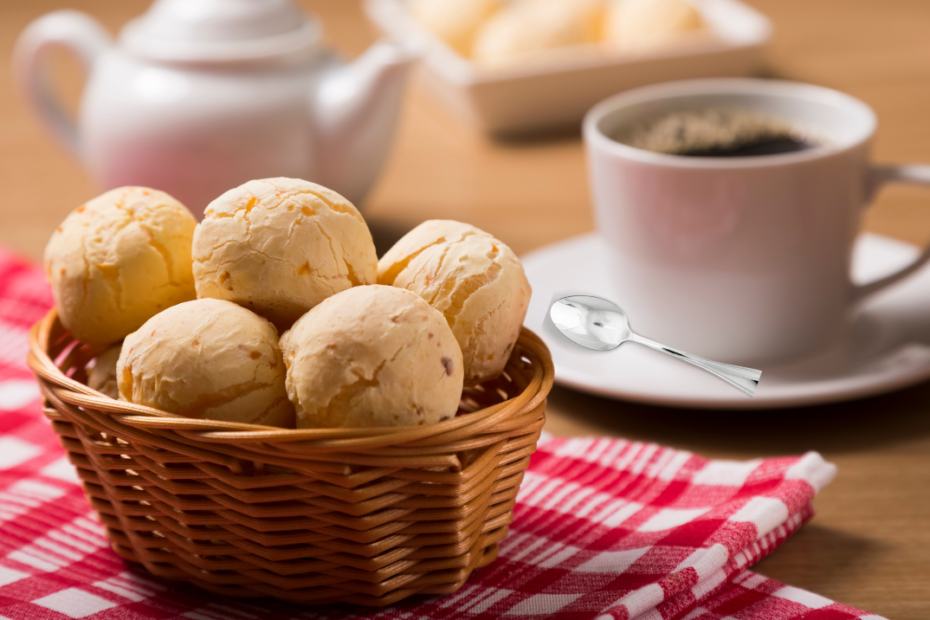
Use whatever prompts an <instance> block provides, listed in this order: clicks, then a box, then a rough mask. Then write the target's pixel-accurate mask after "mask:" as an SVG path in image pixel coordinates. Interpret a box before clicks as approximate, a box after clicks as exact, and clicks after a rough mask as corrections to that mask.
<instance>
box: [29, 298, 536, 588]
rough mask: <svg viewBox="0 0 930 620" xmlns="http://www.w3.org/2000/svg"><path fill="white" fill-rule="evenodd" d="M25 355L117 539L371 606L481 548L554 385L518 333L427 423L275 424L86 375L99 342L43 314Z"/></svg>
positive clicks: (450, 578) (443, 581)
mask: <svg viewBox="0 0 930 620" xmlns="http://www.w3.org/2000/svg"><path fill="white" fill-rule="evenodd" d="M30 344H31V352H30V354H29V366H30V367H31V368H32V370H33V372H34V373H35V374H36V377H37V378H38V380H39V384H40V386H41V388H42V394H43V396H44V399H45V408H44V411H45V414H46V415H47V416H48V418H49V419H50V420H51V422H52V427H53V428H54V429H55V432H57V433H58V435H59V436H60V438H61V443H62V445H63V446H64V448H65V450H66V451H67V452H68V457H69V458H70V460H71V462H72V463H73V464H74V466H75V467H76V468H77V472H78V475H79V476H80V477H81V479H82V480H83V483H84V492H85V493H86V495H87V498H88V500H89V501H90V504H91V506H92V507H93V508H94V509H95V510H96V511H97V512H98V513H99V515H100V520H101V521H102V522H103V524H104V525H105V526H106V529H107V534H108V536H109V538H110V541H111V543H112V545H113V548H114V549H115V550H116V552H117V553H118V554H119V555H120V556H122V557H123V558H125V559H127V560H130V561H132V562H140V563H142V564H143V565H144V566H145V567H146V568H147V569H148V570H149V571H151V572H152V573H154V574H155V575H160V576H163V577H168V578H171V579H179V580H183V581H187V582H190V583H193V584H196V585H198V586H200V587H201V588H204V589H205V590H209V591H211V592H216V593H218V594H222V595H225V596H233V597H257V596H272V597H276V598H279V599H283V600H287V601H293V602H299V603H333V602H351V603H356V604H361V605H370V606H382V605H387V604H390V603H393V602H395V601H398V600H400V599H402V598H404V597H407V596H410V595H411V594H417V593H420V594H446V593H449V592H454V591H455V590H457V589H458V588H459V587H461V586H462V584H464V583H465V580H466V579H467V578H468V576H469V575H470V574H471V572H472V571H473V570H474V569H476V568H478V567H481V566H484V565H486V564H488V563H489V562H491V561H492V560H494V558H495V557H496V555H497V544H498V542H499V541H500V540H501V539H502V538H504V536H505V535H506V534H507V528H508V525H509V524H510V522H511V520H512V518H513V506H514V501H515V498H516V495H517V489H518V488H519V485H520V482H521V480H522V478H523V471H524V469H526V466H527V464H528V463H529V458H530V455H531V454H532V453H533V451H534V450H535V449H536V440H537V439H538V437H539V433H540V431H541V430H542V426H543V422H544V421H545V414H544V412H545V405H546V395H547V394H548V392H549V389H550V387H551V386H552V378H553V368H552V360H551V357H550V356H549V352H548V350H547V349H546V347H545V345H544V344H543V343H542V341H541V340H540V339H539V338H538V337H537V336H536V335H535V334H533V333H532V332H530V331H527V330H523V333H522V334H521V335H520V339H519V340H518V342H517V346H516V347H515V348H514V352H513V354H512V355H511V358H510V360H509V361H508V363H507V368H506V370H505V373H504V375H503V376H502V377H501V378H500V379H497V380H495V381H491V382H487V383H485V384H483V385H480V386H477V387H475V388H467V389H466V390H465V394H464V395H463V399H462V404H461V410H462V411H463V412H464V415H459V416H457V417H455V418H453V419H452V420H448V421H446V422H440V423H439V424H435V425H432V426H426V427H416V428H396V429H312V430H310V429H308V430H290V429H286V430H282V429H273V428H270V427H266V426H257V425H252V424H240V423H230V422H214V421H208V420H193V419H188V418H181V417H178V416H175V415H171V414H168V413H165V412H162V411H159V410H156V409H151V408H148V407H142V406H139V405H133V404H130V403H125V402H120V401H116V400H113V399H110V398H107V397H105V396H103V395H101V394H99V393H98V392H96V391H94V390H92V389H90V388H88V387H87V386H86V385H84V383H85V382H86V376H87V375H86V367H87V365H88V363H89V362H90V361H91V360H92V359H93V358H94V357H95V355H96V354H97V353H98V352H99V351H95V350H93V349H91V348H89V347H86V346H84V345H80V344H79V343H76V342H75V341H74V339H73V338H72V337H71V335H70V334H69V333H68V331H67V330H66V329H65V328H64V327H62V325H61V323H60V322H59V321H58V318H57V314H56V313H55V311H54V310H53V311H51V312H50V313H49V314H48V316H46V317H45V319H44V320H43V321H42V322H40V323H39V324H37V325H36V326H35V327H33V329H32V333H31V342H30Z"/></svg>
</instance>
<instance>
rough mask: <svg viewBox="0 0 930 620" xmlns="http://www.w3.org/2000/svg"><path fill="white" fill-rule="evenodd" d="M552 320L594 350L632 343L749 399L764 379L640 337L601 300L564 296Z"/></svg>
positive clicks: (568, 335) (554, 306) (618, 312)
mask: <svg viewBox="0 0 930 620" xmlns="http://www.w3.org/2000/svg"><path fill="white" fill-rule="evenodd" d="M549 317H550V318H551V319H552V323H553V324H554V325H555V327H556V329H558V330H559V331H560V332H561V333H562V335H564V336H565V337H566V338H568V339H569V340H571V341H572V342H574V343H575V344H577V345H580V346H582V347H585V348H587V349H591V350H592V351H612V350H613V349H616V348H617V347H619V346H620V345H621V344H623V343H624V342H627V341H630V340H632V341H633V342H638V343H639V344H642V345H645V346H647V347H651V348H653V349H656V350H657V351H661V352H663V353H665V354H667V355H671V356H672V357H676V358H678V359H680V360H682V361H684V362H688V363H689V364H692V365H694V366H697V367H698V368H702V369H703V370H706V371H707V372H709V373H711V374H713V375H715V376H716V377H718V378H720V379H723V380H724V381H726V382H727V383H729V384H730V385H732V386H733V387H735V388H736V389H738V390H740V391H742V392H743V393H745V394H747V395H749V396H752V395H753V394H755V391H756V387H757V386H758V385H759V380H760V379H761V378H762V371H761V370H756V369H754V368H746V367H745V366H734V365H732V364H724V363H722V362H714V361H712V360H708V359H705V358H703V357H698V356H697V355H691V354H690V353H685V352H684V351H679V350H678V349H673V348H672V347H667V346H665V345H662V344H659V343H658V342H656V341H655V340H650V339H649V338H646V337H644V336H640V335H639V334H637V333H635V332H634V331H633V330H632V329H631V328H630V321H629V319H628V318H627V316H626V313H625V312H623V310H622V309H621V308H620V306H618V305H617V304H615V303H613V302H612V301H610V300H608V299H604V298H602V297H595V296H593V295H569V296H568V297H563V298H562V299H559V300H557V301H556V302H554V303H553V304H552V306H551V307H550V308H549Z"/></svg>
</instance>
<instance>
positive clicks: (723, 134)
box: [612, 108, 821, 157]
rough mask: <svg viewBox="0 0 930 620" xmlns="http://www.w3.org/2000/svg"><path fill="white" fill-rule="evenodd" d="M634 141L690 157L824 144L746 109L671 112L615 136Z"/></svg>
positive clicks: (753, 153) (641, 146)
mask: <svg viewBox="0 0 930 620" xmlns="http://www.w3.org/2000/svg"><path fill="white" fill-rule="evenodd" d="M612 137H613V138H614V139H615V140H617V141H618V142H622V143H624V144H628V145H629V146H632V147H635V148H639V149H643V150H646V151H652V152H654V153H665V154H668V155H681V156H685V157H755V156H759V155H778V154H781V153H794V152H797V151H803V150H806V149H810V148H813V147H815V146H819V145H820V144H821V142H820V141H819V140H816V139H815V138H814V137H813V136H812V132H810V131H807V130H803V129H802V128H800V127H797V126H795V125H793V124H791V123H789V122H787V121H785V120H783V119H780V118H778V117H774V116H771V115H769V114H765V113H762V112H757V111H753V110H744V109H730V108H709V109H703V110H686V111H681V112H671V113H668V114H665V115H663V116H658V117H655V118H653V119H650V120H646V121H642V122H639V123H636V124H634V125H630V126H628V127H624V128H622V129H621V130H620V131H618V132H616V134H615V135H614V136H612Z"/></svg>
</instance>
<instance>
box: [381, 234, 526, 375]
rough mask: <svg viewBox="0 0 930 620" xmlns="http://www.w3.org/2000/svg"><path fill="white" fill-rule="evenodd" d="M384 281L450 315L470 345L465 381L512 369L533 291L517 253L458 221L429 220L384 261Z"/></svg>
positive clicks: (454, 328) (460, 338)
mask: <svg viewBox="0 0 930 620" xmlns="http://www.w3.org/2000/svg"><path fill="white" fill-rule="evenodd" d="M378 283H379V284H385V285H391V286H395V287H399V288H403V289H407V290H409V291H412V292H414V293H416V294H417V295H419V296H420V297H422V298H423V299H424V300H426V301H427V302H428V303H429V304H430V305H431V306H432V307H433V308H435V309H437V310H439V311H440V312H441V313H442V314H443V316H444V317H445V318H446V321H447V322H448V323H449V327H450V328H451V329H452V333H453V334H454V335H455V338H456V340H457V341H458V343H459V346H460V347H461V349H462V355H463V357H464V364H465V385H475V384H477V383H481V382H482V381H487V380H490V379H494V378H496V377H497V376H499V375H500V373H501V372H502V371H503V370H504V366H505V365H506V363H507V360H508V358H509V357H510V351H511V349H512V348H513V346H514V343H516V341H517V338H518V337H519V335H520V328H521V327H522V325H523V320H524V319H525V318H526V310H527V308H528V307H529V302H530V295H531V294H532V290H531V288H530V284H529V281H528V280H527V279H526V274H525V273H524V271H523V265H522V264H521V263H520V261H519V259H517V257H516V255H515V254H514V253H513V250H511V249H510V248H509V247H507V246H506V245H505V244H503V243H501V242H500V241H499V240H497V239H495V238H494V237H492V236H491V235H489V234H488V233H486V232H484V231H482V230H480V229H478V228H475V227H474V226H470V225H468V224H463V223H461V222H456V221H453V220H430V221H427V222H424V223H422V224H420V225H419V226H417V227H416V228H414V229H413V230H411V231H410V232H409V233H407V234H406V235H405V236H404V237H403V238H401V240H400V241H398V242H397V243H396V244H395V245H394V247H392V248H391V249H390V250H388V252H387V253H386V254H385V255H384V257H382V258H381V260H380V261H379V263H378Z"/></svg>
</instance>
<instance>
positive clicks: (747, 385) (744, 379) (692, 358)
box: [630, 334, 762, 396]
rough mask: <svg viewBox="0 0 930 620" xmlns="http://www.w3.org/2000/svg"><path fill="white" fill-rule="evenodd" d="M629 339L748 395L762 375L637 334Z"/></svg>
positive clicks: (754, 390)
mask: <svg viewBox="0 0 930 620" xmlns="http://www.w3.org/2000/svg"><path fill="white" fill-rule="evenodd" d="M630 340H632V341H633V342H638V343H640V344H644V345H646V346H647V347H652V348H653V349H655V350H657V351H662V352H663V353H666V354H668V355H671V356H672V357H677V358H678V359H680V360H682V361H684V362H688V363H689V364H693V365H694V366H697V367H698V368H703V369H704V370H706V371H707V372H709V373H711V374H712V375H716V376H717V377H719V378H721V379H723V380H724V381H726V382H727V383H729V384H730V385H732V386H733V387H735V388H736V389H738V390H740V391H741V392H743V393H745V394H748V395H749V396H752V395H753V394H755V393H756V386H758V385H759V379H760V378H761V377H762V371H761V370H755V369H754V368H746V367H745V366H734V365H733V364H724V363H723V362H714V361H711V360H709V359H704V358H703V357H698V356H697V355H691V354H690V353H685V352H684V351H679V350H678V349H673V348H672V347H667V346H665V345H664V344H659V343H658V342H656V341H655V340H650V339H649V338H646V337H645V336H640V335H639V334H630Z"/></svg>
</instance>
